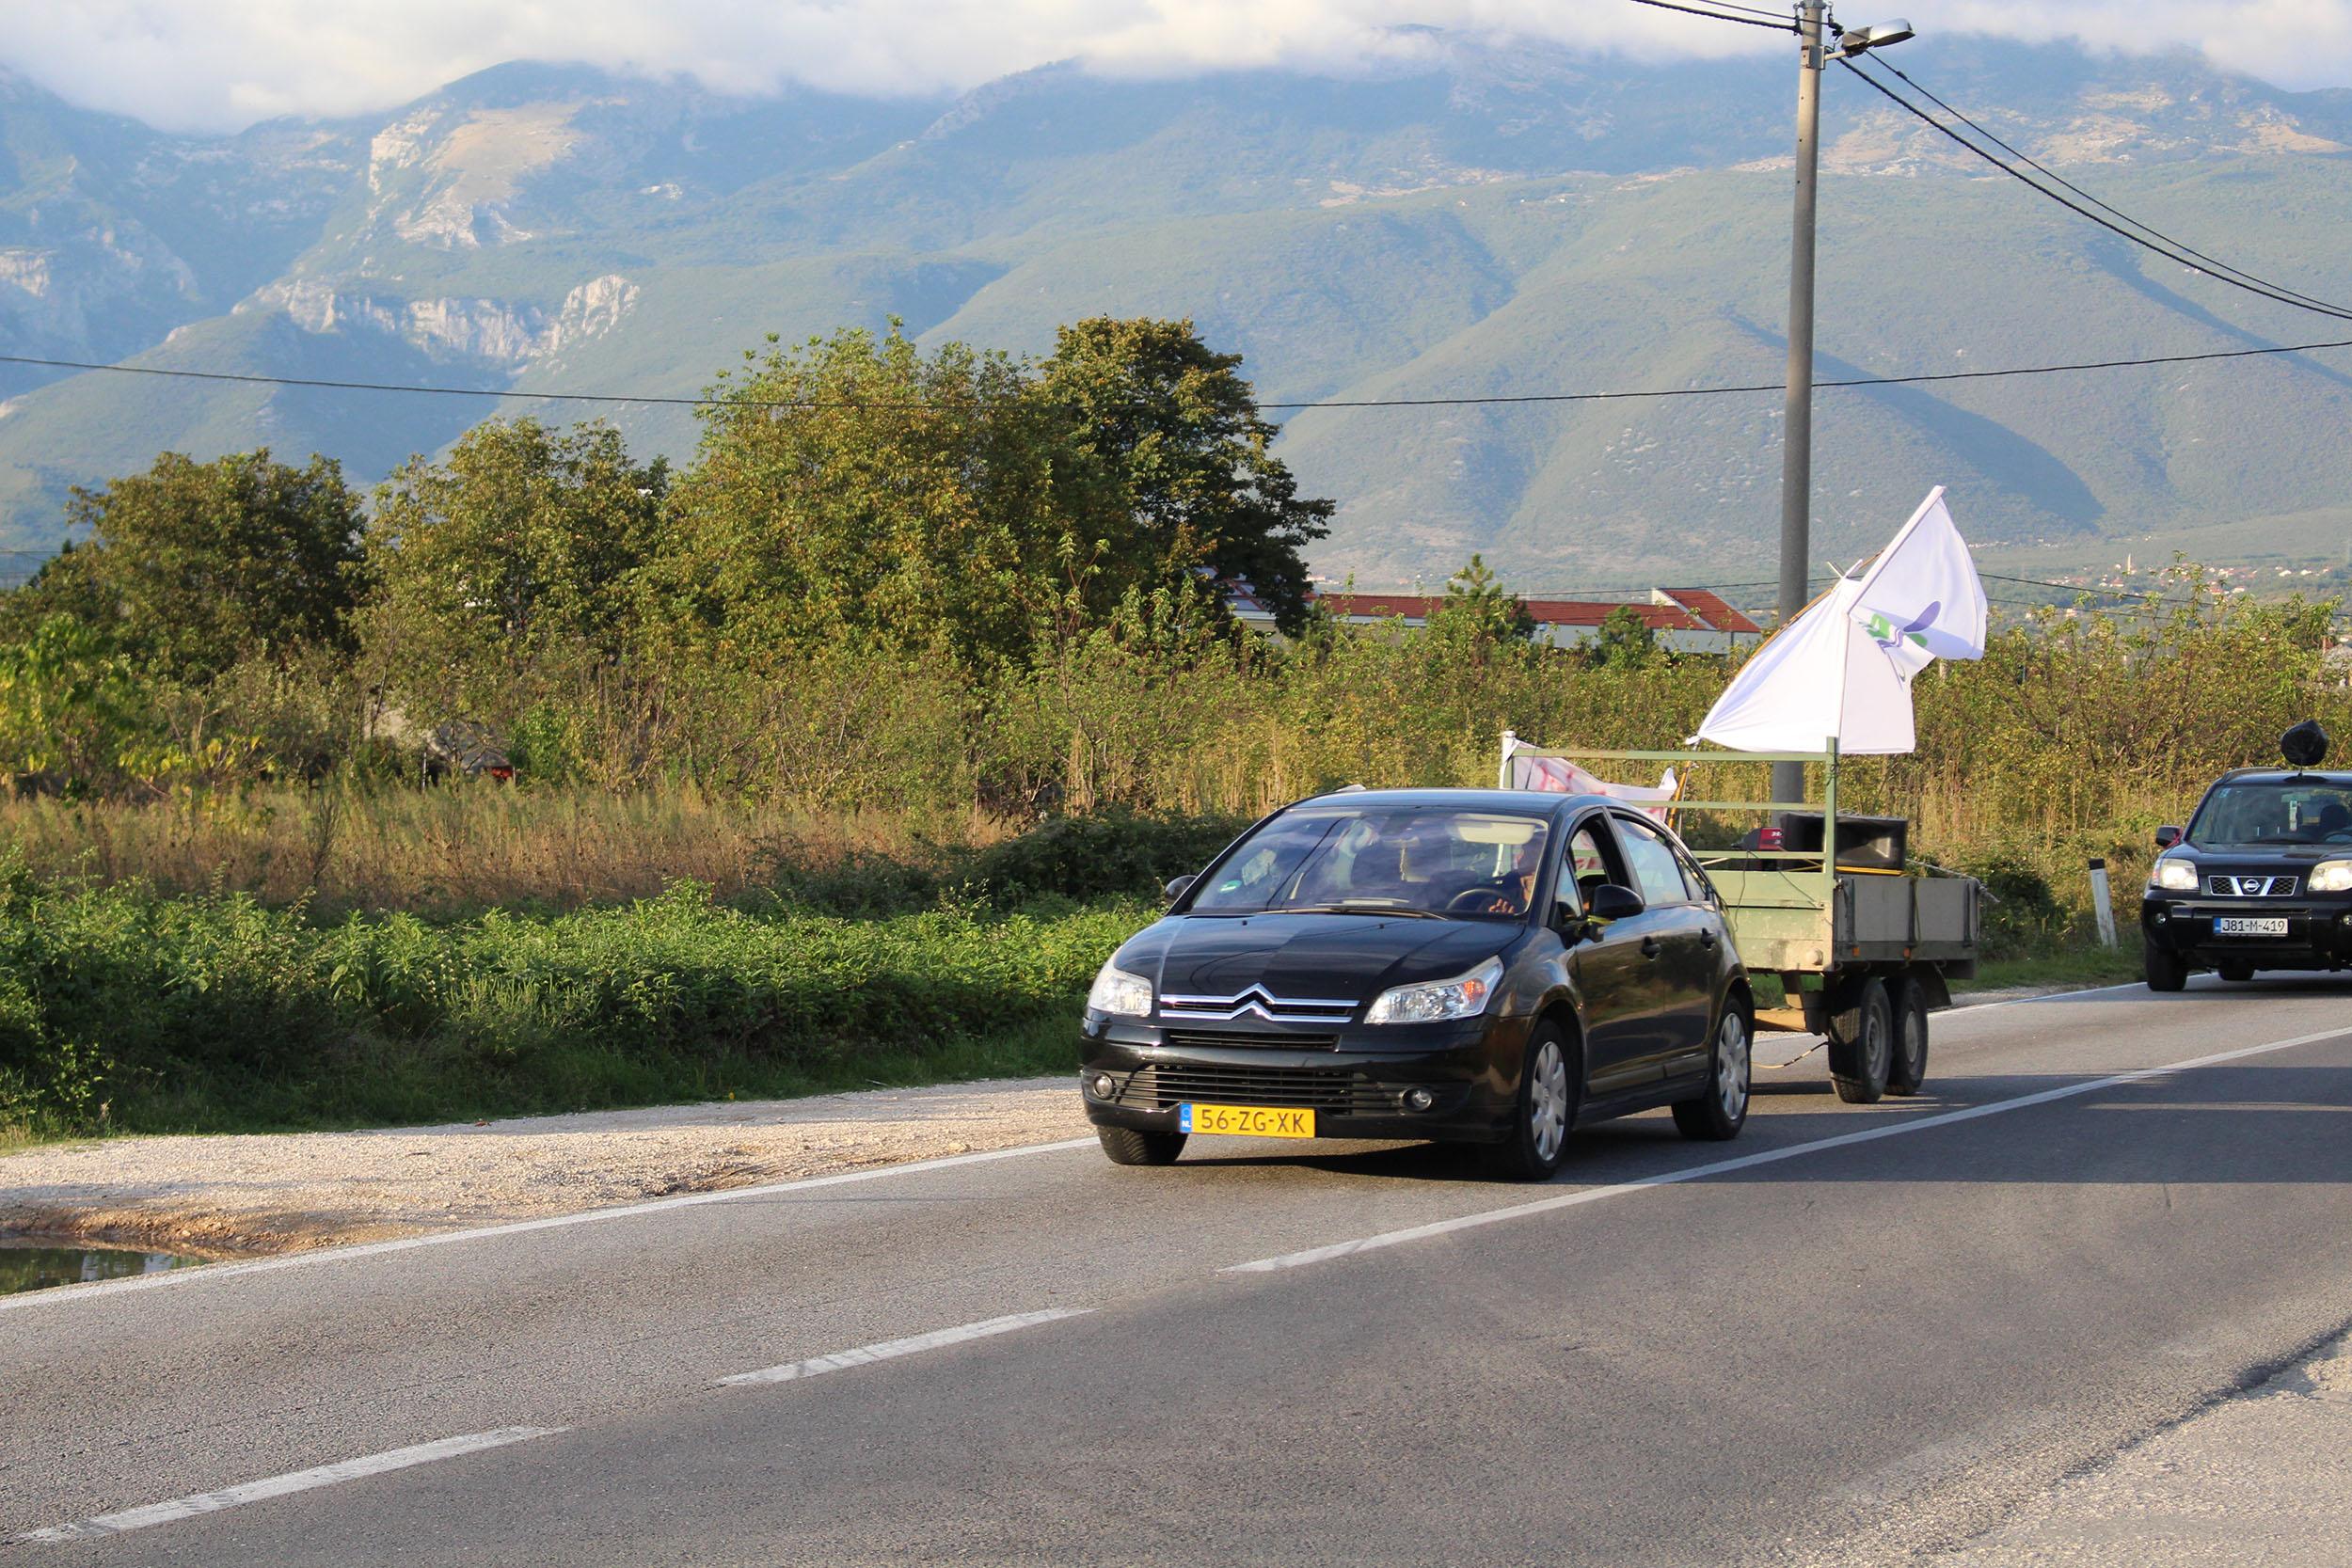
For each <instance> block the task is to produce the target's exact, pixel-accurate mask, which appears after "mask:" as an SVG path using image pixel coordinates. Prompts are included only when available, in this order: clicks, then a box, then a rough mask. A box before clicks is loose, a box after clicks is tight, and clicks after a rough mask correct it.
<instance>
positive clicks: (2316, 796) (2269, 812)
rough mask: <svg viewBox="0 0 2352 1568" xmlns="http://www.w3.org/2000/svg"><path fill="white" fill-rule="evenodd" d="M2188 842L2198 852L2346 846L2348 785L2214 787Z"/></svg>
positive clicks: (2350, 806)
mask: <svg viewBox="0 0 2352 1568" xmlns="http://www.w3.org/2000/svg"><path fill="white" fill-rule="evenodd" d="M2188 841H2189V843H2191V844H2193V845H2195V846H2197V847H2199V848H2201V849H2209V848H2214V847H2221V846H2230V847H2240V846H2246V845H2255V844H2262V845H2273V844H2352V786H2347V785H2344V784H2326V783H2319V782H2313V783H2310V784H2302V783H2284V782H2279V781H2273V782H2270V783H2265V784H2252V783H2249V784H2220V785H2217V786H2216V787H2215V789H2214V791H2213V793H2212V794H2210V795H2208V796H2206V797H2205V803H2204V804H2203V805H2201V806H2200V807H2198V808H2197V819H2196V820H2195V821H2193V822H2191V823H2190V824H2189V825H2188Z"/></svg>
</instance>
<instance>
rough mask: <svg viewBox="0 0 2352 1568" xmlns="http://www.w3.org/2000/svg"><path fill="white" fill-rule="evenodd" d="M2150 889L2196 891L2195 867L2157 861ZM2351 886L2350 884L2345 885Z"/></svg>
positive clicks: (2189, 863) (2175, 891) (2190, 864)
mask: <svg viewBox="0 0 2352 1568" xmlns="http://www.w3.org/2000/svg"><path fill="white" fill-rule="evenodd" d="M2148 885H2149V886H2150V887H2160V888H2164V889H2166V890H2168V891H2169V892H2172V893H2195V892H2196V891H2197V865H2196V863H2195V862H2193V861H2158V862H2156V874H2155V875H2154V876H2153V877H2151V878H2149V879H2148ZM2345 885H2346V886H2352V883H2346V884H2345Z"/></svg>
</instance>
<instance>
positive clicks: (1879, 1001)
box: [1829, 978, 1895, 1105]
mask: <svg viewBox="0 0 2352 1568" xmlns="http://www.w3.org/2000/svg"><path fill="white" fill-rule="evenodd" d="M1848 998H1849V1000H1848V1001H1847V1004H1846V1006H1842V1007H1840V1008H1838V1009H1837V1010H1836V1012H1834V1013H1832V1014H1831V1015H1830V1020H1829V1076H1830V1081H1831V1082H1832V1083H1834V1084H1836V1085H1837V1098H1838V1099H1840V1100H1842V1101H1845V1102H1846V1103H1847V1104H1849V1105H1875V1104H1877V1103H1878V1101H1879V1099H1880V1097H1881V1096H1882V1095H1883V1094H1885V1093H1886V1071H1887V1069H1888V1068H1889V1067H1890V1066H1892V1065H1893V1062H1894V1059H1895V1009H1894V1007H1893V1006H1891V1005H1890V1004H1889V1003H1888V1002H1887V1000H1886V983H1885V982H1884V981H1883V980H1879V979H1876V978H1872V979H1868V980H1865V981H1863V982H1862V984H1861V985H1859V986H1857V987H1855V988H1854V989H1853V990H1851V991H1850V992H1848Z"/></svg>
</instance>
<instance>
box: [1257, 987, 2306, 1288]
mask: <svg viewBox="0 0 2352 1568" xmlns="http://www.w3.org/2000/svg"><path fill="white" fill-rule="evenodd" d="M2347 1033H2352V1031H2346V1030H2344V1029H2322V1030H2320V1031H2319V1032H2318V1033H2316V1034H2311V1035H2297V1036H2296V1037H2294V1038H2293V1039H2284V1040H2270V1041H2267V1042H2265V1043H2264V1044H2262V1045H2248V1046H2241V1047H2239V1048H2238V1049H2237V1050H2234V1051H2217V1052H2215V1053H2213V1054H2212V1055H2210V1056H2192V1057H2190V1058H2189V1059H2188V1060H2186V1061H2182V1062H2168V1063H2166V1064H2165V1065H2164V1066H2162V1067H2148V1068H2138V1069H2134V1070H2133V1071H2130V1072H2119V1073H2115V1074H2113V1075H2111V1076H2109V1077H2106V1078H2094V1079H2091V1080H2090V1081H2088V1082H2086V1083H2081V1084H2065V1085H2060V1086H2058V1088H2055V1089H2042V1090H2039V1091H2038V1092H2036V1093H2033V1094H2022V1095H2018V1096H2016V1097H2015V1098H2014V1099H2010V1100H1995V1101H1990V1102H1989V1103H1986V1104H1983V1105H1970V1106H1966V1107H1963V1109H1961V1110H1957V1111H1942V1112H1938V1113H1936V1114H1935V1115H1933V1116H1925V1117H1911V1118H1909V1119H1906V1120H1903V1121H1897V1122H1889V1123H1885V1124H1883V1125H1880V1126H1877V1127H1866V1128H1863V1129H1861V1130H1859V1131H1857V1132H1840V1133H1838V1134H1837V1135H1836V1136H1835V1137H1828V1138H1816V1139H1814V1140H1813V1141H1812V1142H1810V1143H1802V1144H1791V1145H1789V1146H1788V1147H1787V1148H1767V1149H1762V1150H1760V1151H1758V1152H1756V1153H1755V1154H1742V1155H1740V1156H1739V1157H1738V1158H1736V1159H1731V1160H1717V1161H1714V1162H1712V1163H1711V1164H1704V1165H1691V1166H1688V1167H1686V1168H1685V1169H1682V1170H1670V1171H1661V1172H1660V1173H1659V1174H1657V1175H1656V1176H1645V1177H1643V1178H1641V1179H1640V1180H1634V1181H1619V1182H1615V1183H1613V1184H1612V1185H1610V1186H1606V1187H1586V1188H1583V1189H1582V1190H1581V1191H1578V1192H1573V1193H1562V1194H1561V1195H1560V1196H1557V1197H1545V1198H1537V1199H1536V1200H1535V1201H1534V1202H1533V1203H1518V1204H1513V1205H1512V1206H1511V1207H1510V1208H1507V1209H1489V1210H1487V1211H1486V1212H1483V1213H1477V1214H1464V1215H1461V1216H1460V1217H1458V1218H1456V1219H1450V1220H1435V1221H1432V1222H1430V1223H1429V1224H1427V1225H1415V1226H1408V1227H1406V1228H1405V1229H1403V1230H1389V1231H1384V1232H1382V1233H1381V1234H1379V1235H1376V1236H1361V1237H1359V1238H1357V1239H1356V1240H1354V1241H1351V1242H1333V1243H1330V1244H1328V1245H1327V1246H1318V1247H1309V1248H1307V1249H1306V1250H1305V1251H1303V1252H1286V1253H1283V1254H1281V1255H1280V1256H1279V1257H1275V1258H1261V1259H1256V1260H1255V1261H1253V1262H1248V1263H1229V1264H1227V1265H1226V1266H1225V1267H1224V1268H1222V1269H1219V1270H1218V1271H1217V1272H1218V1273H1219V1274H1264V1273H1271V1272H1272V1271H1274V1270H1277V1269H1296V1268H1304V1267H1305V1266H1306V1265H1308V1264H1310V1263H1327V1262H1329V1261H1330V1260H1331V1259H1335V1258H1352V1257H1354V1256H1355V1255H1356V1254H1358V1253H1359V1252H1376V1251H1378V1250H1380V1249H1381V1248H1383V1247H1392V1246H1402V1245H1404V1244H1405V1243H1407V1242H1425V1241H1427V1240H1429V1239H1430V1238H1431V1237H1433V1236H1446V1235H1451V1234H1452V1233H1454V1231H1457V1230H1475V1229H1477V1228H1478V1227H1480V1226H1486V1225H1501V1224H1502V1223H1503V1222H1504V1221H1505V1220H1517V1219H1525V1218H1526V1217H1528V1216H1529V1215H1531V1214H1548V1213H1549V1212H1552V1211H1553V1210H1555V1209H1573V1208H1575V1207H1576V1206H1577V1205H1579V1204H1581V1203H1598V1202H1599V1201H1601V1199H1603V1198H1610V1197H1620V1196H1624V1195H1625V1194H1627V1193H1638V1192H1641V1191H1643V1190H1644V1189H1645V1188H1649V1187H1670V1186H1673V1185H1675V1184H1676V1183H1677V1182H1682V1181H1697V1180H1701V1179H1703V1178H1706V1177H1709V1176H1722V1175H1724V1173H1725V1172H1728V1171H1735V1170H1753V1169H1754V1168H1756V1166H1757V1165H1771V1164H1778V1163H1780V1162H1781V1161H1783V1160H1794V1159H1796V1158H1797V1157H1798V1156H1800V1155H1804V1154H1818V1153H1820V1151H1821V1150H1823V1149H1827V1148H1850V1147H1851V1146H1852V1145H1855V1144H1867V1143H1874V1142H1876V1141H1877V1140H1879V1139H1881V1138H1899V1137H1901V1136H1903V1135H1904V1134H1905V1133H1909V1132H1925V1131H1926V1130H1927V1129H1929V1128H1931V1127H1948V1126H1950V1125H1952V1124H1953V1123H1954V1122H1962V1121H1974V1120H1976V1119H1978V1118H1979V1117H1996V1116H1999V1115H2001V1114H2002V1113H2003V1112H2006V1111H2022V1110H2025V1109H2026V1107H2028V1106H2032V1105H2047V1104H2048V1103H2050V1102H2051V1101H2054V1100H2070V1099H2072V1098H2074V1096H2076V1095H2085V1094H2096V1093H2098V1092H2099V1091H2100V1090H2101V1089H2111V1088H2115V1087H2117V1086H2118V1085H2123V1084H2137V1083H2138V1082H2140V1081H2141V1080H2142V1079H2146V1078H2156V1077H2161V1076H2163V1075H2164V1074H2166V1073H2168V1072H2186V1071H2188V1070H2190V1069H2195V1068H2202V1067H2213V1066H2216V1065H2217V1064H2219V1063H2222V1062H2235V1061H2240V1060H2243V1059H2244V1058H2246V1057H2249V1056H2262V1055H2267V1054H2268V1053H2271V1052H2274V1051H2291V1050H2293V1049H2294V1048H2295V1047H2296V1046H2298V1045H2312V1044H2314V1043H2316V1042H2318V1041H2320V1040H2332V1039H2342V1038H2344V1037H2345V1035H2346V1034H2347Z"/></svg>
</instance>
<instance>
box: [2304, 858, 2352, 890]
mask: <svg viewBox="0 0 2352 1568" xmlns="http://www.w3.org/2000/svg"><path fill="white" fill-rule="evenodd" d="M2307 885H2308V886H2309V887H2310V888H2311V890H2312V892H2313V893H2352V861H2321V862H2320V863H2318V864H2317V865H2314V866H2312V879H2311V881H2310V882H2309V883H2308V884H2307Z"/></svg>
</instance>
